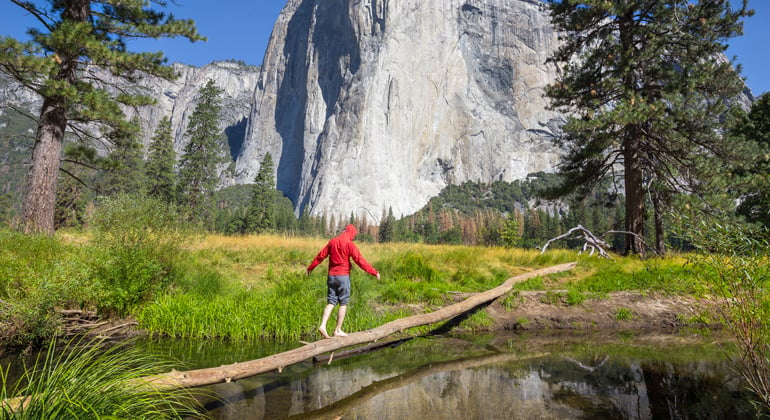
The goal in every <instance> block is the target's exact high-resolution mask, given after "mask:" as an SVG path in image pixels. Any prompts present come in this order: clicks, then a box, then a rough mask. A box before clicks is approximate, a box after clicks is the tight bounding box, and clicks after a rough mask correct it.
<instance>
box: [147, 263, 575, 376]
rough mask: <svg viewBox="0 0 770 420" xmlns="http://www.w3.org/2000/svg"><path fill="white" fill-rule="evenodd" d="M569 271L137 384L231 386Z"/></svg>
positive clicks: (534, 274)
mask: <svg viewBox="0 0 770 420" xmlns="http://www.w3.org/2000/svg"><path fill="white" fill-rule="evenodd" d="M573 267H575V263H567V264H561V265H556V266H553V267H547V268H542V269H539V270H535V271H532V272H529V273H524V274H520V275H518V276H515V277H511V278H509V279H508V280H506V281H505V282H504V283H503V284H502V285H500V286H497V287H495V288H493V289H490V290H487V291H486V292H482V293H477V294H475V295H473V296H471V297H469V298H468V299H465V300H464V301H462V302H459V303H455V304H453V305H449V306H446V307H444V308H441V309H439V310H437V311H435V312H431V313H427V314H420V315H413V316H410V317H407V318H401V319H397V320H395V321H391V322H388V323H386V324H383V325H381V326H379V327H377V328H374V329H371V330H367V331H361V332H356V333H351V334H349V335H348V336H347V337H335V338H329V339H323V340H320V341H316V342H313V343H308V344H306V345H304V346H302V347H299V348H296V349H293V350H289V351H286V352H283V353H279V354H274V355H271V356H267V357H263V358H261V359H256V360H251V361H247V362H241V363H233V364H231V365H224V366H220V367H214V368H206V369H196V370H190V371H185V372H180V371H175V370H174V371H171V372H168V373H164V374H159V375H153V376H149V377H145V378H141V380H142V381H143V382H145V383H146V384H147V385H149V386H152V387H156V388H159V389H174V388H187V387H198V386H204V385H213V384H216V383H222V382H231V381H235V380H238V379H241V378H246V377H249V376H254V375H258V374H260V373H265V372H269V371H273V370H278V371H279V372H280V371H281V370H283V368H284V367H286V366H290V365H293V364H296V363H299V362H302V361H304V360H308V359H311V358H313V357H314V356H318V355H321V354H324V353H329V352H332V351H335V350H338V349H341V348H346V347H350V346H355V345H358V344H363V343H371V342H376V341H377V340H380V339H382V338H384V337H387V336H389V335H391V334H394V333H397V332H401V331H404V330H406V329H409V328H414V327H419V326H422V325H428V324H434V323H437V322H441V321H446V320H449V319H452V318H454V317H456V316H458V315H460V314H463V313H465V312H468V311H469V310H471V309H473V308H475V307H477V306H479V305H481V304H483V303H486V302H490V301H492V300H494V299H496V298H498V297H500V296H502V295H504V294H505V293H507V292H508V291H510V290H511V289H512V288H513V286H514V285H515V284H516V283H519V282H522V281H524V280H527V279H530V278H533V277H537V276H542V275H547V274H554V273H559V272H563V271H568V270H571V269H572V268H573Z"/></svg>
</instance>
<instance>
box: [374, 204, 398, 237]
mask: <svg viewBox="0 0 770 420" xmlns="http://www.w3.org/2000/svg"><path fill="white" fill-rule="evenodd" d="M382 216H383V217H382V221H381V222H380V229H379V233H378V234H377V236H378V239H379V241H380V242H393V241H394V240H395V223H396V218H395V217H394V216H393V207H388V212H387V213H385V212H384V211H383V215H382Z"/></svg>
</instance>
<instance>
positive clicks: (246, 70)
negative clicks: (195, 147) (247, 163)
mask: <svg viewBox="0 0 770 420" xmlns="http://www.w3.org/2000/svg"><path fill="white" fill-rule="evenodd" d="M173 67H174V69H175V70H176V71H177V73H179V77H178V78H177V79H176V80H173V81H167V80H164V79H161V78H157V77H145V78H143V79H141V80H140V83H139V84H140V85H141V87H142V88H143V89H145V90H146V91H147V93H148V94H150V95H152V96H153V97H154V98H155V99H156V100H157V104H156V105H155V106H151V107H143V108H140V109H138V110H137V111H136V112H132V110H129V112H128V116H129V117H133V116H138V117H139V121H141V123H142V132H143V133H145V134H146V138H147V139H149V138H150V137H151V136H152V135H153V133H154V132H155V128H157V126H158V123H159V122H160V120H161V119H162V118H163V117H164V116H167V117H169V118H170V119H171V127H172V132H173V134H174V149H175V150H176V152H177V156H178V155H179V154H181V152H182V149H183V147H184V145H185V144H186V142H187V141H188V139H187V138H186V137H185V132H186V130H187V124H188V122H189V119H190V115H192V113H193V111H194V110H195V106H196V99H197V96H198V91H199V90H200V89H201V88H202V87H203V86H204V85H205V84H206V83H207V82H208V81H209V80H213V81H214V83H215V84H216V85H217V87H218V88H219V89H222V96H221V100H222V112H221V114H220V126H221V128H222V131H223V133H224V134H225V135H226V137H227V142H228V146H229V147H228V148H229V150H230V154H231V157H232V159H233V160H235V158H236V154H237V152H238V151H239V150H240V149H241V147H242V144H243V139H244V133H245V128H246V119H247V118H248V116H249V112H250V109H251V98H252V95H253V92H254V89H255V88H256V84H257V76H258V74H259V73H258V69H257V68H256V67H250V66H245V65H242V64H238V63H233V62H214V63H210V64H207V65H205V66H203V67H200V68H198V67H193V66H188V65H184V64H178V63H175V64H173ZM224 179H225V180H226V179H227V176H226V175H225V176H224ZM225 183H227V182H226V181H225Z"/></svg>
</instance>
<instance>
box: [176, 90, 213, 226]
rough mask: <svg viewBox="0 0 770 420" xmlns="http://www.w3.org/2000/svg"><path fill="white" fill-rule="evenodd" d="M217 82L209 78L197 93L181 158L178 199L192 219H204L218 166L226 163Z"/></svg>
mask: <svg viewBox="0 0 770 420" xmlns="http://www.w3.org/2000/svg"><path fill="white" fill-rule="evenodd" d="M221 94H222V90H221V89H219V88H218V87H217V86H216V84H215V83H214V81H212V80H209V81H208V82H207V83H206V85H205V86H203V87H202V88H201V89H200V91H199V95H198V103H197V105H196V106H195V110H194V111H193V113H192V115H191V116H190V121H189V124H188V126H187V137H188V138H189V141H188V143H187V144H186V145H185V147H184V151H183V154H182V156H181V157H180V159H179V177H178V181H179V185H178V197H177V198H178V200H179V202H180V204H183V205H186V206H188V207H189V210H190V217H191V218H192V219H199V220H205V219H206V217H207V216H208V215H209V214H210V211H209V210H210V209H208V208H207V206H209V205H211V202H210V201H211V197H212V195H213V193H214V189H215V188H216V186H217V181H218V180H219V176H218V173H217V168H218V166H219V165H220V164H221V163H224V162H225V157H224V156H223V150H224V146H223V145H222V135H223V133H222V131H221V130H220V129H219V113H220V111H221V109H222V105H221V98H220V96H221Z"/></svg>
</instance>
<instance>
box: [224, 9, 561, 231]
mask: <svg viewBox="0 0 770 420" xmlns="http://www.w3.org/2000/svg"><path fill="white" fill-rule="evenodd" d="M540 4H541V3H540V2H539V1H536V0H371V1H366V2H361V1H358V0H289V1H288V3H287V5H286V6H285V8H284V10H283V11H282V13H281V15H280V17H279V18H278V21H277V22H276V24H275V27H274V29H273V34H272V38H271V40H270V44H269V46H268V48H267V52H266V55H265V58H264V61H263V67H262V72H261V74H260V76H259V82H258V86H257V89H256V91H255V97H254V104H253V107H252V110H251V116H250V118H249V124H248V127H247V132H246V142H245V144H244V145H243V149H242V150H241V153H240V155H239V156H238V159H237V162H236V179H235V181H236V182H237V183H248V182H251V181H252V180H253V179H254V176H255V175H256V173H257V171H258V169H259V164H260V162H261V160H262V158H263V156H264V155H265V153H267V152H270V153H271V154H272V156H273V161H274V162H275V163H276V181H277V187H278V189H280V190H282V191H283V192H284V193H285V194H286V195H287V196H288V197H289V198H291V199H292V200H293V201H294V203H295V210H296V212H297V214H300V213H301V212H302V211H303V210H304V209H307V210H309V212H310V213H311V214H314V215H321V214H334V215H338V216H349V215H350V214H351V213H355V214H356V215H359V216H365V217H367V218H369V220H372V219H373V218H374V220H375V221H377V220H378V219H379V217H380V215H381V214H382V212H383V211H384V210H387V209H388V208H392V210H393V212H394V215H395V216H396V217H398V216H400V215H406V214H410V213H412V212H414V211H416V210H418V209H419V208H421V207H422V206H423V205H424V204H425V203H426V202H427V201H428V199H429V198H430V197H432V196H435V195H437V194H438V193H439V191H441V189H442V188H444V187H445V186H447V185H448V184H456V183H462V182H464V181H468V180H473V181H494V180H504V181H513V180H516V179H522V178H524V177H525V176H526V175H527V174H528V173H531V172H535V171H548V170H551V169H552V168H554V166H555V164H556V163H557V161H558V150H556V149H555V148H554V147H553V146H552V142H551V138H552V137H553V136H554V135H556V132H557V130H558V126H559V124H560V123H561V122H562V121H563V117H562V116H561V115H560V114H558V113H555V112H551V111H548V110H546V100H545V98H544V96H543V88H544V86H546V85H547V84H548V83H549V82H551V81H552V80H554V77H555V69H554V68H552V67H551V66H547V65H545V61H546V58H547V57H548V56H549V55H550V53H551V52H552V51H553V49H554V48H555V47H556V44H557V35H556V33H555V32H554V31H553V30H552V27H551V25H550V23H549V19H548V16H547V14H546V13H545V12H544V11H542V10H541V9H540Z"/></svg>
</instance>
